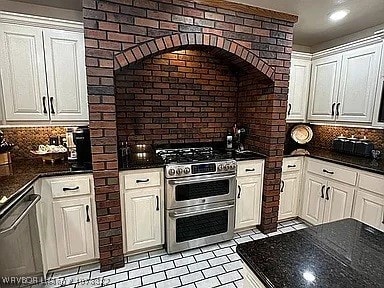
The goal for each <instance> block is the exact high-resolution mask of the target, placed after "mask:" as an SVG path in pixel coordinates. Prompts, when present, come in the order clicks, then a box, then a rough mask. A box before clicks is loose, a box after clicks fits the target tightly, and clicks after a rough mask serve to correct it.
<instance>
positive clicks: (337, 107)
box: [336, 103, 341, 116]
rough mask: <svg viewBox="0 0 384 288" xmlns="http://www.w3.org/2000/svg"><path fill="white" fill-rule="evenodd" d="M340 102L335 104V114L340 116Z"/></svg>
mask: <svg viewBox="0 0 384 288" xmlns="http://www.w3.org/2000/svg"><path fill="white" fill-rule="evenodd" d="M340 105H341V103H337V105H336V116H340V112H339V108H340Z"/></svg>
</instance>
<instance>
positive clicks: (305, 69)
mask: <svg viewBox="0 0 384 288" xmlns="http://www.w3.org/2000/svg"><path fill="white" fill-rule="evenodd" d="M291 65H292V66H291V72H290V80H289V93H288V105H287V106H288V107H287V109H288V111H287V120H288V121H290V122H292V121H301V122H303V121H305V116H306V113H307V103H308V96H309V95H308V94H309V84H310V76H311V61H308V60H301V59H294V58H292V64H291Z"/></svg>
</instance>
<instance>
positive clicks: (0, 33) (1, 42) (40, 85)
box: [0, 24, 49, 121]
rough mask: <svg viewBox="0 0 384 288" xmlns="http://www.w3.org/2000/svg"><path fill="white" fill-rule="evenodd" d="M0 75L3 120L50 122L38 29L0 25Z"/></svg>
mask: <svg viewBox="0 0 384 288" xmlns="http://www.w3.org/2000/svg"><path fill="white" fill-rule="evenodd" d="M0 74H1V79H2V85H1V86H2V89H3V97H4V110H5V120H7V121H23V120H31V121H43V120H44V121H48V120H49V115H48V110H47V109H45V108H47V104H48V103H47V100H48V98H47V84H46V76H45V64H44V49H43V35H42V30H41V29H40V28H35V27H24V26H18V25H11V24H1V25H0ZM44 107H45V108H44Z"/></svg>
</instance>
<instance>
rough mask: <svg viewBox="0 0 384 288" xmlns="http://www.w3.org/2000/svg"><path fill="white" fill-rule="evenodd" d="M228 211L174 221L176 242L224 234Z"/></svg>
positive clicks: (226, 227) (226, 229)
mask: <svg viewBox="0 0 384 288" xmlns="http://www.w3.org/2000/svg"><path fill="white" fill-rule="evenodd" d="M227 231H228V210H225V211H219V212H213V213H204V214H201V215H196V216H190V217H184V218H180V219H176V242H177V243H179V242H184V241H189V240H192V239H197V238H202V237H207V236H212V235H217V234H221V233H226V232H227Z"/></svg>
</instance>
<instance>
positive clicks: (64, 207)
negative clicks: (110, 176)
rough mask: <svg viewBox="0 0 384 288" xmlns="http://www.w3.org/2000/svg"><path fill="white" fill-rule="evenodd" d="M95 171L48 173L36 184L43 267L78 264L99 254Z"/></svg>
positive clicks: (52, 267)
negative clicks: (93, 175)
mask: <svg viewBox="0 0 384 288" xmlns="http://www.w3.org/2000/svg"><path fill="white" fill-rule="evenodd" d="M92 183H93V181H92V176H91V175H77V176H63V177H48V178H43V179H41V180H39V181H38V182H37V183H36V184H35V192H36V193H39V194H40V195H41V200H40V202H39V203H38V204H37V222H38V228H39V235H40V242H41V253H42V256H43V257H42V258H43V269H44V272H45V273H46V272H47V271H49V270H52V269H58V268H61V267H65V266H70V265H76V264H79V263H83V262H87V261H90V260H93V259H96V258H97V257H98V249H97V248H98V243H97V234H98V232H97V225H96V209H95V204H94V193H93V184H92Z"/></svg>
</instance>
